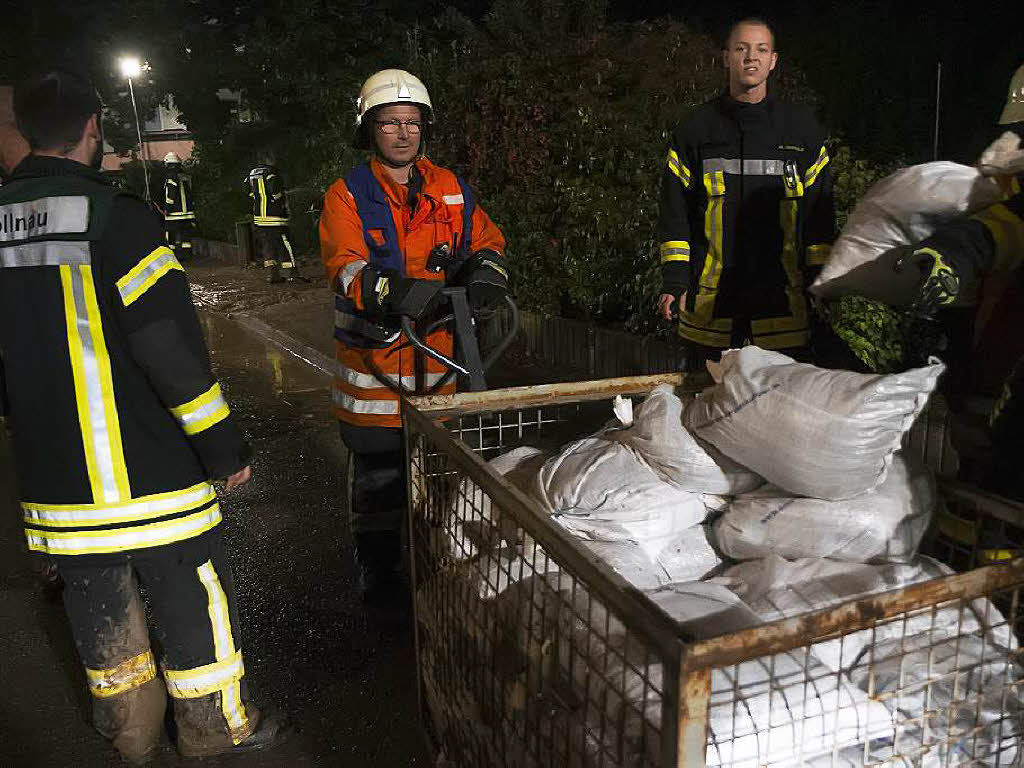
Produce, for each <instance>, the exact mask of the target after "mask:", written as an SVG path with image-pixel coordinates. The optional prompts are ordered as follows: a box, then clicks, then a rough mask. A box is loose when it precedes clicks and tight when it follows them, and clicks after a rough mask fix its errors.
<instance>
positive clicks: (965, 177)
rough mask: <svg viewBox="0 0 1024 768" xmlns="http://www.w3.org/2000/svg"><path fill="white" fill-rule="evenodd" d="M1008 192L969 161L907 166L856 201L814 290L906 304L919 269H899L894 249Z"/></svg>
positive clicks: (824, 294) (916, 283) (828, 295)
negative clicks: (898, 271) (967, 163)
mask: <svg viewBox="0 0 1024 768" xmlns="http://www.w3.org/2000/svg"><path fill="white" fill-rule="evenodd" d="M1004 197H1005V195H1004V193H1003V191H1002V189H1000V187H999V184H998V182H996V180H994V179H992V178H988V177H986V176H983V175H982V174H981V172H979V171H978V169H976V168H972V167H970V166H967V165H960V164H958V163H950V162H946V161H939V162H934V163H924V164H922V165H914V166H911V167H910V168H903V169H902V170H899V171H897V172H896V173H894V174H892V175H891V176H887V177H886V178H884V179H882V180H881V181H878V182H876V183H875V184H873V185H872V186H871V188H870V189H869V190H868V191H867V193H866V194H865V195H864V197H863V198H861V200H860V202H858V203H857V206H856V207H855V208H854V209H853V213H851V214H850V218H849V219H848V220H847V222H846V226H844V227H843V231H842V232H841V233H840V235H839V237H838V238H836V241H835V244H834V245H833V246H832V250H831V253H830V255H829V260H828V263H827V264H826V265H825V267H824V268H823V269H822V270H821V274H820V275H818V278H817V279H816V280H815V281H814V283H813V284H812V285H811V287H810V292H811V293H813V294H815V295H816V296H820V297H821V298H823V299H835V298H838V297H840V296H847V295H859V296H867V297H868V298H871V299H876V300H878V301H881V302H883V303H885V304H889V305H890V306H896V307H902V306H906V305H908V304H909V303H910V301H911V300H912V299H913V296H914V293H915V292H916V290H917V288H918V287H919V283H920V275H919V274H915V272H916V270H903V271H902V272H900V273H897V272H895V271H894V270H893V259H894V258H895V256H896V255H898V254H896V253H894V252H893V249H895V248H897V247H899V246H903V245H910V244H912V243H917V242H919V241H921V240H923V239H924V238H926V237H928V236H929V235H931V234H932V233H933V232H934V231H935V230H936V229H937V228H938V227H939V226H940V225H942V224H945V223H948V222H950V221H953V220H954V219H957V218H959V217H961V216H966V215H969V214H971V213H974V212H976V211H979V210H981V209H982V208H987V207H988V206H990V205H994V204H996V203H998V202H999V201H1000V200H1002V199H1003V198H1004Z"/></svg>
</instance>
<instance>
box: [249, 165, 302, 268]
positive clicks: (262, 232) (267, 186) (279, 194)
mask: <svg viewBox="0 0 1024 768" xmlns="http://www.w3.org/2000/svg"><path fill="white" fill-rule="evenodd" d="M243 184H244V186H245V189H246V192H247V193H248V195H249V199H250V200H251V201H252V224H253V239H254V241H255V243H254V244H255V247H256V256H257V258H258V259H259V260H260V261H262V262H263V268H264V270H265V271H266V273H267V282H269V283H278V282H280V281H281V280H294V279H296V275H295V253H294V251H292V243H291V235H290V233H289V231H288V199H287V198H286V197H285V189H284V179H283V178H282V177H281V174H280V172H279V171H278V170H277V169H276V168H274V166H273V165H272V164H271V163H269V162H267V163H261V164H260V165H257V166H256V167H255V168H253V169H252V170H251V171H249V175H248V176H246V178H245V182H244V183H243Z"/></svg>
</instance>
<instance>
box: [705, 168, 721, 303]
mask: <svg viewBox="0 0 1024 768" xmlns="http://www.w3.org/2000/svg"><path fill="white" fill-rule="evenodd" d="M704 189H705V191H706V192H707V194H708V202H707V209H706V210H705V211H704V237H705V238H706V239H707V243H708V252H707V255H706V256H705V257H704V268H703V269H702V270H701V275H700V284H701V286H702V287H704V288H709V289H711V290H717V288H718V281H719V280H720V279H721V277H722V260H723V253H724V245H723V237H724V233H723V231H722V209H723V207H724V205H725V174H724V173H723V172H722V171H711V172H710V173H705V174H704Z"/></svg>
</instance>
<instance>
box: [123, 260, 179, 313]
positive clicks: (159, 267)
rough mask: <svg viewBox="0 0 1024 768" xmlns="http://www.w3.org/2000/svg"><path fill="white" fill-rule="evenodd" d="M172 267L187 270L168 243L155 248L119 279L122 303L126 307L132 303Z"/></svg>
mask: <svg viewBox="0 0 1024 768" xmlns="http://www.w3.org/2000/svg"><path fill="white" fill-rule="evenodd" d="M172 269H176V270H178V271H180V272H184V271H185V270H184V269H182V267H181V264H180V263H179V262H178V260H177V259H176V258H175V256H174V251H172V250H171V249H170V248H168V247H167V246H166V245H161V246H159V247H157V248H154V249H153V251H152V252H151V253H150V254H149V255H148V256H146V257H145V258H144V259H142V261H140V262H139V263H138V264H136V265H135V266H134V267H132V268H131V269H130V270H129V271H128V274H126V275H125V276H124V277H122V278H121V279H120V280H118V281H117V290H118V292H119V293H120V294H121V301H122V303H123V304H124V305H125V306H126V307H127V306H129V305H131V304H132V303H133V302H135V301H136V300H138V299H139V297H140V296H142V294H144V293H145V292H146V291H148V290H149V289H150V288H151V287H152V286H153V284H154V283H155V282H156V281H157V280H159V279H160V278H161V277H163V276H164V275H166V274H167V273H168V272H170V271H171V270H172Z"/></svg>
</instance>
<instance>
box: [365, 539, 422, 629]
mask: <svg viewBox="0 0 1024 768" xmlns="http://www.w3.org/2000/svg"><path fill="white" fill-rule="evenodd" d="M355 539H356V561H357V562H358V563H359V572H360V586H361V587H362V597H363V602H364V603H365V604H366V607H367V610H368V611H369V612H370V614H371V616H372V617H373V618H374V619H376V620H379V621H382V622H384V623H386V624H392V623H402V622H404V621H405V620H406V619H407V617H408V616H409V613H410V611H411V602H412V597H411V593H410V589H409V581H408V579H407V578H406V574H405V573H404V572H403V569H402V536H401V534H400V533H399V532H397V531H369V532H365V533H359V534H356V537H355Z"/></svg>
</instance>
